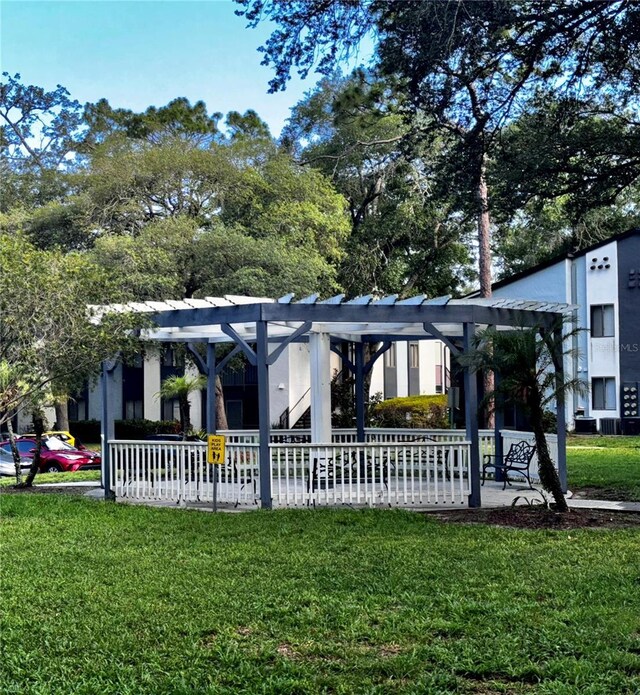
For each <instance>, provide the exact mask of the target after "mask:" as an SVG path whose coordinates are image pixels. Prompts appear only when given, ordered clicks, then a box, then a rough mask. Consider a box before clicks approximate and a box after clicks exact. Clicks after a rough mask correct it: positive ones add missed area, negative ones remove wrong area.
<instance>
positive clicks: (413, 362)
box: [409, 343, 420, 369]
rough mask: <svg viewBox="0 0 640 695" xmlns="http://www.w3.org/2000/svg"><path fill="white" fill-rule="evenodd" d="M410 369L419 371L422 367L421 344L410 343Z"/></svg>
mask: <svg viewBox="0 0 640 695" xmlns="http://www.w3.org/2000/svg"><path fill="white" fill-rule="evenodd" d="M409 367H411V369H418V368H419V367H420V345H419V343H409Z"/></svg>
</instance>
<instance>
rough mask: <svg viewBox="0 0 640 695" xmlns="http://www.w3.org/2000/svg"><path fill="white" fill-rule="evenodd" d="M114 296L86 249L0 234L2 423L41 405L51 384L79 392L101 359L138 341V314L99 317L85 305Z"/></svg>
mask: <svg viewBox="0 0 640 695" xmlns="http://www.w3.org/2000/svg"><path fill="white" fill-rule="evenodd" d="M119 297H121V294H120V291H119V289H118V287H117V285H116V284H113V283H112V282H111V281H110V279H109V278H108V276H107V274H105V273H104V272H103V271H102V269H101V268H99V267H98V266H97V265H95V264H93V263H91V262H90V261H89V260H88V259H87V258H86V256H84V255H82V254H77V253H70V254H63V253H61V252H60V251H40V250H37V249H35V248H34V247H33V246H32V245H31V244H30V243H29V242H28V241H27V240H26V239H25V238H24V237H22V236H21V235H19V234H2V235H0V363H6V365H7V366H8V370H9V372H10V373H11V380H10V382H9V383H8V384H6V385H5V386H6V388H5V390H4V391H3V393H2V394H0V402H2V404H3V412H2V413H1V415H0V419H1V421H2V422H4V421H5V420H6V418H8V417H11V416H12V415H13V414H14V413H15V412H16V411H17V410H19V409H21V408H24V407H26V406H27V405H29V404H30V405H31V406H38V407H40V406H42V404H43V401H45V399H47V398H48V397H49V394H50V393H51V391H53V392H55V393H57V394H59V393H69V392H74V391H77V390H78V389H79V388H81V387H82V386H83V385H84V383H85V382H86V381H87V380H90V379H91V378H92V377H94V376H95V375H96V374H97V373H98V372H99V369H100V363H101V361H102V360H103V359H108V358H111V357H112V356H113V355H114V354H116V353H117V352H118V351H119V350H120V349H126V348H127V347H128V345H129V344H130V343H132V342H135V340H136V339H135V338H134V337H133V335H132V334H131V329H133V328H136V327H137V326H141V325H142V323H141V322H140V321H139V318H138V317H133V316H131V315H129V314H115V313H113V314H109V315H107V316H104V317H102V320H101V321H100V322H99V323H98V322H97V321H95V320H94V318H95V313H96V312H95V310H94V309H91V308H90V307H89V306H88V305H87V304H88V303H90V302H95V303H98V302H104V301H109V299H111V300H113V301H117V299H118V298H119ZM8 394H10V397H7V395H8Z"/></svg>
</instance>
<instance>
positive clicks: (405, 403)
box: [373, 394, 449, 429]
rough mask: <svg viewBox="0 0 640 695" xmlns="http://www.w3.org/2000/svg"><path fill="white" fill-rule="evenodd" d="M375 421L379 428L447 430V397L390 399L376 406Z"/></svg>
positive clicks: (374, 411)
mask: <svg viewBox="0 0 640 695" xmlns="http://www.w3.org/2000/svg"><path fill="white" fill-rule="evenodd" d="M373 419H374V421H375V426H377V427H416V428H430V429H442V428H447V427H449V420H448V407H447V396H446V394H443V395H435V396H406V397H402V398H389V399H388V400H386V401H382V402H381V403H378V404H377V405H376V406H374V409H373Z"/></svg>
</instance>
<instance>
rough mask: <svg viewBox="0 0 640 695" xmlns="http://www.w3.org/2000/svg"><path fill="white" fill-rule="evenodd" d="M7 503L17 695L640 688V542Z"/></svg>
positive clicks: (369, 518) (10, 675)
mask: <svg viewBox="0 0 640 695" xmlns="http://www.w3.org/2000/svg"><path fill="white" fill-rule="evenodd" d="M0 502H1V504H2V509H1V520H2V521H1V526H2V557H1V563H0V581H1V584H0V586H2V600H1V607H2V630H1V632H0V635H1V638H0V639H1V641H2V668H0V692H2V693H30V694H33V695H36V694H40V693H42V694H44V693H47V694H48V693H65V694H72V693H86V694H87V695H89V694H91V695H94V694H95V693H100V694H101V695H102V694H105V695H107V694H111V693H114V694H115V693H118V694H120V695H128V694H134V693H135V694H138V693H153V694H162V693H171V694H184V695H187V694H189V695H193V694H194V693H198V694H199V693H207V694H208V693H211V694H213V693H216V694H217V693H273V694H278V695H280V694H282V693H285V694H286V693H291V694H294V693H295V694H304V693H376V694H378V693H415V694H418V693H421V694H422V693H485V694H486V693H531V692H535V693H556V694H563V695H565V694H568V693H580V694H593V695H602V694H603V693H615V694H616V695H618V694H620V693H635V692H637V691H638V689H639V688H640V564H639V561H638V560H639V558H640V534H639V533H638V532H634V531H627V530H624V531H572V532H551V531H523V530H513V529H505V528H493V527H484V526H477V525H476V526H471V525H469V526H467V525H455V524H446V523H442V522H439V521H436V520H434V519H431V518H429V517H427V516H423V515H418V514H415V513H410V512H402V511H392V510H367V511H352V510H342V511H333V510H315V511H313V510H289V511H277V512H259V511H256V512H249V513H243V514H218V515H212V514H206V513H203V512H196V511H182V510H177V509H153V508H144V507H133V506H125V505H116V504H110V503H103V502H95V501H90V500H86V499H84V498H82V497H71V496H67V495H16V494H10V493H5V494H3V495H2V497H1V498H0Z"/></svg>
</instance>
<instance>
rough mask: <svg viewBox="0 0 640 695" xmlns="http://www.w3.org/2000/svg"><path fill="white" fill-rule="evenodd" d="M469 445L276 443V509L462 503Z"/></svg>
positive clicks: (273, 455)
mask: <svg viewBox="0 0 640 695" xmlns="http://www.w3.org/2000/svg"><path fill="white" fill-rule="evenodd" d="M469 450H470V445H469V443H468V442H456V443H449V444H439V443H437V442H419V443H417V442H415V443H405V444H380V443H374V444H326V445H319V444H275V445H272V446H271V447H270V448H269V452H270V458H271V476H272V478H271V493H272V498H273V502H274V504H275V505H277V506H286V507H292V506H294V507H295V506H306V505H326V506H336V505H341V504H347V505H369V506H379V505H383V506H412V505H427V504H455V503H458V504H464V503H466V502H467V498H468V495H469V492H470V490H469Z"/></svg>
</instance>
